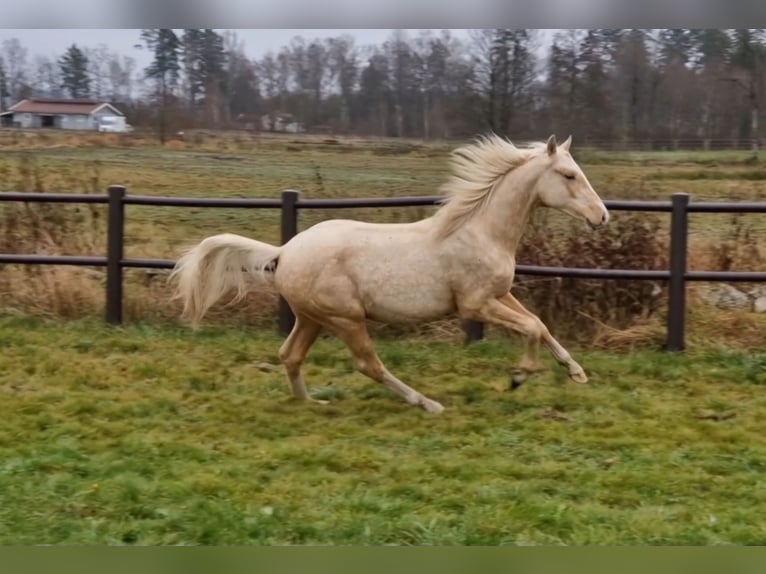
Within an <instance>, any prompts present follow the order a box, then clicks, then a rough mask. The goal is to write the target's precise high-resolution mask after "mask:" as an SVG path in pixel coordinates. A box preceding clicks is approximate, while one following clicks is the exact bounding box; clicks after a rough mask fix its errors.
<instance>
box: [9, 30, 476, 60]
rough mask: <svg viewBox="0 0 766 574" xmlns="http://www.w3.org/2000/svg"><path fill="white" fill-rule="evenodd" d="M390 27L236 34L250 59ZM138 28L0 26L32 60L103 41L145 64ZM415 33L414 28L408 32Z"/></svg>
mask: <svg viewBox="0 0 766 574" xmlns="http://www.w3.org/2000/svg"><path fill="white" fill-rule="evenodd" d="M391 32H392V30H390V29H374V28H362V29H352V28H341V29H327V28H319V29H317V28H308V29H297V28H287V29H273V28H266V29H248V30H242V29H240V30H236V33H237V37H238V38H239V39H240V40H241V41H242V42H244V45H245V52H246V53H247V54H248V55H249V56H250V57H253V58H260V57H261V56H263V55H264V54H265V53H266V52H268V51H270V50H271V51H277V50H279V48H281V47H282V46H285V45H287V44H289V42H290V40H291V39H292V38H293V36H298V35H300V36H303V37H304V38H306V39H314V38H325V37H331V36H338V35H341V34H350V35H351V36H353V37H354V38H355V39H356V43H357V44H358V45H367V44H376V45H377V44H382V43H383V42H384V41H386V40H387V39H388V38H389V37H390V35H391ZM140 33H141V32H140V30H138V29H98V28H86V29H76V28H58V29H48V30H46V29H23V30H22V29H0V42H2V41H3V40H7V39H9V38H14V37H15V38H18V39H19V41H20V42H21V44H22V46H24V47H25V48H27V49H28V50H29V55H28V59H29V61H30V62H33V61H34V57H35V55H38V54H39V55H41V56H48V57H50V58H53V59H57V58H58V57H59V56H61V54H63V53H64V51H65V50H66V49H67V48H68V47H69V46H71V45H72V44H73V43H76V44H77V45H78V46H81V47H88V48H95V47H97V46H98V45H99V44H102V43H103V44H106V45H107V46H108V47H109V49H110V50H112V51H115V52H118V53H120V54H122V55H125V56H131V57H133V58H135V60H136V64H137V65H138V66H139V67H140V68H143V67H146V66H148V65H149V63H150V61H151V55H150V54H149V53H147V51H146V49H145V48H137V47H136V45H137V44H139V45H140ZM410 34H411V35H413V36H414V35H416V34H417V31H414V30H413V31H411V32H410ZM453 34H454V35H455V36H458V37H465V36H466V35H467V32H466V31H465V30H455V31H454V32H453Z"/></svg>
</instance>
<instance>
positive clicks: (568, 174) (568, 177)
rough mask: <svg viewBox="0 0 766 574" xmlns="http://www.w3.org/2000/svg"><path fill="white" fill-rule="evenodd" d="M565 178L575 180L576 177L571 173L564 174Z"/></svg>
mask: <svg viewBox="0 0 766 574" xmlns="http://www.w3.org/2000/svg"><path fill="white" fill-rule="evenodd" d="M564 177H565V178H567V179H574V178H575V176H574V175H572V174H571V173H567V174H564Z"/></svg>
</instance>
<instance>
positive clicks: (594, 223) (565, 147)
mask: <svg viewBox="0 0 766 574" xmlns="http://www.w3.org/2000/svg"><path fill="white" fill-rule="evenodd" d="M571 143H572V136H569V137H568V138H567V139H566V141H565V142H563V143H562V144H561V145H558V144H557V143H556V136H553V135H552V136H551V137H550V138H548V143H547V144H546V146H545V154H544V158H543V159H542V161H546V162H547V165H546V169H545V170H544V172H543V174H542V176H541V177H540V178H539V179H538V181H537V197H538V198H539V200H540V203H542V204H543V205H545V206H547V207H553V208H555V209H558V210H560V211H563V212H564V213H568V214H569V215H571V216H573V217H577V218H583V219H585V221H586V222H587V223H588V225H590V226H591V227H592V228H593V229H596V228H597V227H601V226H603V225H606V223H607V222H608V221H609V212H608V211H607V209H606V206H605V205H604V202H603V201H601V198H600V197H599V196H598V194H597V193H596V192H595V190H594V189H593V187H592V186H591V184H590V182H589V181H588V178H587V177H585V174H584V173H583V171H582V169H580V166H579V165H577V162H575V160H574V159H572V156H571V155H570V154H569V146H570V145H571Z"/></svg>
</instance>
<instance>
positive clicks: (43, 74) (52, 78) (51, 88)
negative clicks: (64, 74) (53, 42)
mask: <svg viewBox="0 0 766 574" xmlns="http://www.w3.org/2000/svg"><path fill="white" fill-rule="evenodd" d="M34 78H35V82H34V87H35V93H36V94H38V95H40V96H44V97H48V98H55V97H60V96H61V95H62V91H61V85H62V82H61V69H60V68H59V66H58V65H57V64H56V62H54V61H52V60H51V59H50V58H48V57H46V56H37V57H36V58H35V76H34Z"/></svg>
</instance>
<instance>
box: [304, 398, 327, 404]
mask: <svg viewBox="0 0 766 574" xmlns="http://www.w3.org/2000/svg"><path fill="white" fill-rule="evenodd" d="M309 402H310V403H314V404H316V405H329V404H330V401H323V400H322V399H309Z"/></svg>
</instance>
